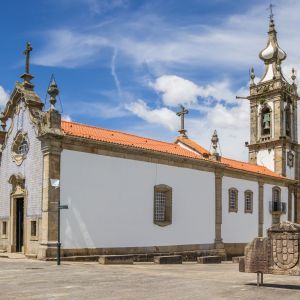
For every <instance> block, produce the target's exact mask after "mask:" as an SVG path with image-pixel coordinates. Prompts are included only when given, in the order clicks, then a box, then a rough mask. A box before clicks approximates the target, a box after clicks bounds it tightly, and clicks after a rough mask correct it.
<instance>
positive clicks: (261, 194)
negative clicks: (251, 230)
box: [258, 180, 264, 237]
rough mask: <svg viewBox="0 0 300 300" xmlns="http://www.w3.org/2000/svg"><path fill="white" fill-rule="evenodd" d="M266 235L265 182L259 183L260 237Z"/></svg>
mask: <svg viewBox="0 0 300 300" xmlns="http://www.w3.org/2000/svg"><path fill="white" fill-rule="evenodd" d="M263 235H264V182H263V181H262V180H259V181H258V236H259V237H263Z"/></svg>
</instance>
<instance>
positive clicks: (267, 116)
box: [261, 106, 271, 135]
mask: <svg viewBox="0 0 300 300" xmlns="http://www.w3.org/2000/svg"><path fill="white" fill-rule="evenodd" d="M261 134H262V135H269V134H271V109H270V107H269V106H264V107H263V109H262V110H261Z"/></svg>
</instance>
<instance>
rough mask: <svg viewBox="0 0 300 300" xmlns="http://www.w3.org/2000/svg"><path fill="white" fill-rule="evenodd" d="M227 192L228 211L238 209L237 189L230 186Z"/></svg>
mask: <svg viewBox="0 0 300 300" xmlns="http://www.w3.org/2000/svg"><path fill="white" fill-rule="evenodd" d="M228 193H229V212H237V211H238V190H237V189H235V188H230V189H229V190H228Z"/></svg>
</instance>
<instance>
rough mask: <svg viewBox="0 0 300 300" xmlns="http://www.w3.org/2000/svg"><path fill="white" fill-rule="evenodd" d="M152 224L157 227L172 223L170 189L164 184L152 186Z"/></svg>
mask: <svg viewBox="0 0 300 300" xmlns="http://www.w3.org/2000/svg"><path fill="white" fill-rule="evenodd" d="M153 222H154V224H156V225H159V226H166V225H169V224H171V223H172V188H171V187H169V186H167V185H165V184H159V185H156V186H154V215H153Z"/></svg>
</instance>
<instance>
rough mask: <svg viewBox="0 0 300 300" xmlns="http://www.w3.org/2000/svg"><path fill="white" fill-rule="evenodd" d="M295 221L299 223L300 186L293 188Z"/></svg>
mask: <svg viewBox="0 0 300 300" xmlns="http://www.w3.org/2000/svg"><path fill="white" fill-rule="evenodd" d="M294 207H295V208H294V209H295V223H298V224H300V186H299V183H298V186H297V187H295V189H294Z"/></svg>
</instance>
